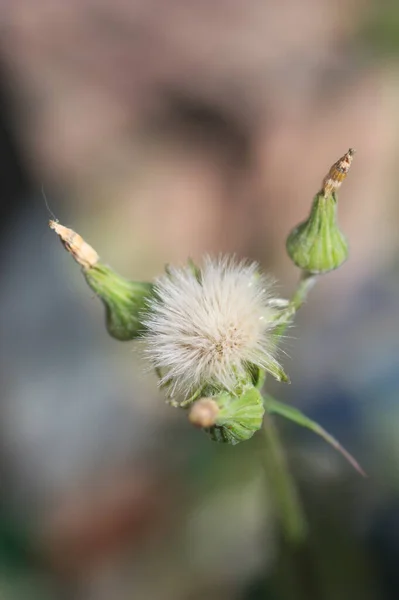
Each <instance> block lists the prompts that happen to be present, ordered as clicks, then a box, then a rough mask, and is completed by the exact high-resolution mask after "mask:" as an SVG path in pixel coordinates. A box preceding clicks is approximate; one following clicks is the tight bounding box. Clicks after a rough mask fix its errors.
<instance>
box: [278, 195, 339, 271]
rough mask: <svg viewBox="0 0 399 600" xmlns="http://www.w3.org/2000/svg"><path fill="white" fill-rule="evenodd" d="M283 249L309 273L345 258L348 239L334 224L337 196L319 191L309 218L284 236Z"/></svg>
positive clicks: (327, 267) (325, 268)
mask: <svg viewBox="0 0 399 600" xmlns="http://www.w3.org/2000/svg"><path fill="white" fill-rule="evenodd" d="M286 247H287V252H288V254H289V256H290V258H291V259H292V260H293V262H294V263H295V264H296V266H297V267H300V268H301V269H303V270H304V271H308V272H309V273H315V274H318V273H328V271H332V270H334V269H337V268H338V267H340V266H341V265H342V263H343V262H345V260H346V259H347V258H348V243H347V241H346V239H345V237H344V235H343V234H342V233H341V231H340V230H339V228H338V224H337V198H336V196H335V194H330V195H329V196H327V197H325V196H324V193H323V192H319V193H318V194H317V195H316V196H315V198H314V201H313V206H312V210H311V212H310V215H309V218H308V219H307V220H306V221H304V222H303V223H301V224H300V225H298V226H297V227H295V228H294V229H293V230H292V231H291V233H290V235H289V236H288V239H287V244H286Z"/></svg>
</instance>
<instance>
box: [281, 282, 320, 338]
mask: <svg viewBox="0 0 399 600" xmlns="http://www.w3.org/2000/svg"><path fill="white" fill-rule="evenodd" d="M316 279H317V275H314V274H313V273H309V271H302V272H301V276H300V279H299V283H298V286H297V288H296V290H295V292H294V295H293V296H292V298H291V300H290V303H289V305H288V307H287V308H286V310H285V311H284V313H283V314H282V316H281V319H280V320H279V324H278V325H277V327H276V329H275V331H274V334H275V336H276V337H277V338H278V337H280V336H281V335H283V333H284V332H285V330H286V329H287V326H288V324H289V323H290V321H291V320H292V317H293V316H294V315H295V313H296V312H297V310H299V309H300V308H301V306H302V305H303V304H304V303H305V302H306V299H307V297H308V294H309V292H310V290H311V289H312V288H313V286H314V284H315V283H316Z"/></svg>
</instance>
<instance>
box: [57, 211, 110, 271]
mask: <svg viewBox="0 0 399 600" xmlns="http://www.w3.org/2000/svg"><path fill="white" fill-rule="evenodd" d="M49 227H50V229H52V230H53V231H55V233H56V234H57V235H58V236H59V238H60V240H61V243H62V245H63V246H64V248H65V250H67V252H69V253H70V254H72V256H73V258H74V259H75V260H76V262H77V263H79V264H80V266H81V267H83V269H90V267H93V266H94V265H95V264H97V262H98V259H99V256H98V254H97V252H96V251H95V250H94V248H92V247H91V246H90V245H89V244H88V243H87V242H85V241H84V239H83V238H82V237H81V236H80V235H79V234H78V233H76V231H73V229H69V228H68V227H65V226H64V225H61V223H58V221H49Z"/></svg>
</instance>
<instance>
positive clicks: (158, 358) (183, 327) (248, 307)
mask: <svg viewBox="0 0 399 600" xmlns="http://www.w3.org/2000/svg"><path fill="white" fill-rule="evenodd" d="M271 291H272V282H271V281H270V280H269V279H268V278H267V277H264V276H261V275H259V273H258V265H257V264H256V263H246V262H235V261H234V260H233V259H231V258H227V257H224V258H223V257H222V258H219V259H216V260H212V259H210V258H206V259H205V261H204V264H203V267H202V268H201V269H198V268H195V267H193V266H192V265H188V266H185V267H182V268H169V269H168V272H167V273H166V274H165V275H163V276H162V277H160V278H159V279H158V281H157V282H156V285H155V294H154V295H153V297H152V298H151V300H150V301H149V306H148V312H147V314H146V316H145V319H144V321H143V323H144V325H145V327H146V334H145V339H146V342H147V348H146V352H147V355H148V357H149V359H150V361H151V363H152V364H153V366H154V367H155V368H156V369H158V371H159V372H160V373H161V374H162V379H161V384H166V385H167V386H168V387H169V390H170V394H171V395H172V396H174V395H176V394H180V395H182V396H183V397H184V398H188V397H190V396H191V395H192V394H193V392H196V391H197V390H199V389H202V388H203V387H204V386H206V385H209V386H214V387H215V388H217V389H226V390H229V391H232V390H234V388H235V387H236V386H237V384H238V383H239V382H240V381H242V380H243V379H246V380H248V377H249V375H248V374H249V371H250V368H251V366H256V367H259V368H260V369H264V370H266V371H269V372H272V373H273V374H274V375H275V376H276V377H277V378H278V377H279V375H278V373H279V372H280V371H281V372H282V370H281V369H280V367H279V364H278V362H277V360H276V346H275V343H274V340H273V336H272V329H273V327H274V326H275V323H274V317H275V315H276V311H275V309H274V308H272V306H271V304H272V302H271V299H272V295H271Z"/></svg>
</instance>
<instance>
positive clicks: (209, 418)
mask: <svg viewBox="0 0 399 600" xmlns="http://www.w3.org/2000/svg"><path fill="white" fill-rule="evenodd" d="M219 411H220V409H219V406H218V404H217V402H215V400H213V398H201V399H200V400H197V401H196V402H194V404H192V406H191V409H190V412H189V415H188V418H189V421H190V423H192V424H193V425H195V426H196V427H201V428H205V429H207V428H209V427H212V426H213V425H215V421H216V417H217V415H218V413H219Z"/></svg>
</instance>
